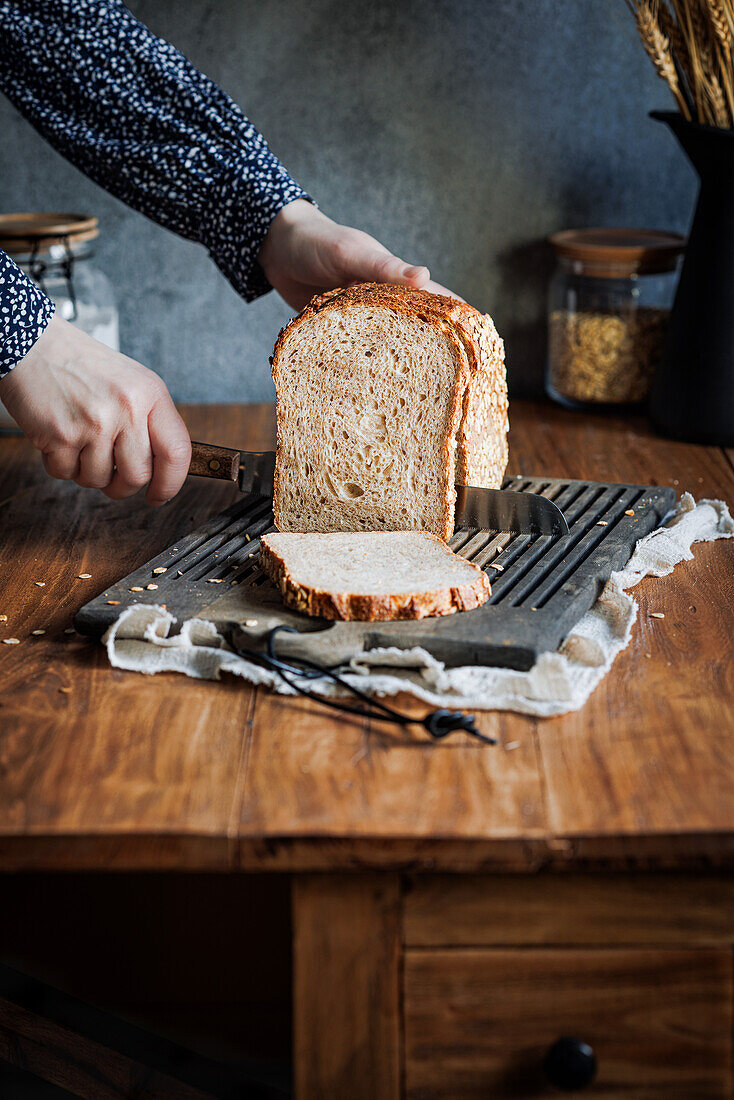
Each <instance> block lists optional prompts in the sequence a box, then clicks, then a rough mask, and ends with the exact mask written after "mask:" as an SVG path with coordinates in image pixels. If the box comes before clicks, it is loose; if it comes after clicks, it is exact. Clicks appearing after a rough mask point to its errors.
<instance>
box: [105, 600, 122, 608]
mask: <svg viewBox="0 0 734 1100" xmlns="http://www.w3.org/2000/svg"><path fill="white" fill-rule="evenodd" d="M107 603H111V604H112V605H113V606H114V607H117V606H118V604H119V603H120V601H119V600H108V601H107Z"/></svg>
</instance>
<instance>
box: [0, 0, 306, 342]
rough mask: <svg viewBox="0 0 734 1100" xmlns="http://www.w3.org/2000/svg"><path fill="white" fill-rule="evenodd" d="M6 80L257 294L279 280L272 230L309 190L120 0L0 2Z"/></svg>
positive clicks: (82, 156)
mask: <svg viewBox="0 0 734 1100" xmlns="http://www.w3.org/2000/svg"><path fill="white" fill-rule="evenodd" d="M0 89H1V90H2V91H4V92H5V94H6V95H7V96H8V97H9V99H10V100H11V101H12V102H13V103H14V104H15V106H16V107H17V108H18V109H19V110H20V111H21V112H22V114H23V115H25V117H26V118H27V119H28V120H29V121H30V122H31V123H32V124H33V125H34V126H35V127H36V129H37V130H39V131H40V133H41V134H43V136H44V137H45V138H47V140H48V141H49V142H50V143H51V144H52V145H53V146H54V147H55V148H56V149H58V150H59V152H61V153H63V155H64V156H65V157H67V158H68V159H69V160H70V161H72V163H73V164H75V165H76V166H77V167H78V168H80V169H81V170H82V171H83V172H85V173H86V174H87V175H88V176H90V177H91V178H92V179H93V180H95V182H97V183H99V184H101V186H102V187H104V188H105V189H106V190H107V191H110V192H111V193H112V194H113V195H116V196H117V197H118V198H119V199H122V201H123V202H125V203H127V204H128V205H129V206H132V207H134V209H136V210H139V211H140V212H141V213H143V214H146V215H147V216H148V217H149V218H152V219H153V220H154V221H156V222H158V223H159V224H160V225H163V226H165V227H166V228H167V229H171V230H173V231H174V232H175V233H178V234H179V235H180V236H182V237H187V238H188V239H190V240H194V241H199V242H200V243H201V244H203V245H204V246H205V247H206V248H207V249H208V250H209V253H210V255H211V256H212V258H213V260H214V262H215V263H216V264H217V266H218V267H219V268H220V269H221V271H223V272H224V274H225V275H226V277H227V278H228V279H229V281H230V282H231V284H232V285H233V286H234V288H235V290H237V292H238V293H239V294H241V295H242V297H243V298H245V299H246V300H247V301H250V300H252V299H253V298H256V297H258V295H260V294H263V293H265V292H266V291H267V290H269V289H270V287H269V285H268V283H267V281H266V279H265V276H264V274H263V272H262V270H261V268H260V266H259V264H258V262H257V256H258V253H259V251H260V247H261V245H262V242H263V240H264V238H265V234H266V233H267V230H268V228H269V226H270V223H271V222H272V220H273V218H274V217H275V215H276V214H277V213H278V211H279V210H280V209H281V208H282V207H283V206H286V205H287V204H288V203H290V202H292V201H293V200H294V199H297V198H306V199H308V198H309V196H308V195H307V194H306V192H305V191H303V190H302V189H301V188H300V187H299V186H298V184H297V183H295V182H294V181H293V180H292V179H291V177H290V176H289V175H288V172H287V171H286V170H285V168H284V167H283V165H282V164H281V163H280V161H279V160H278V159H277V158H276V157H275V156H274V155H273V153H271V151H270V149H269V148H268V145H267V143H266V142H265V139H264V138H263V137H262V135H261V134H260V133H258V131H257V130H256V129H255V127H254V126H253V124H252V123H251V122H250V121H249V119H247V118H246V117H245V115H244V114H243V113H242V111H241V110H240V108H239V107H238V106H237V105H236V104H235V103H234V102H233V101H232V100H231V99H230V98H229V97H228V96H227V95H225V93H224V92H223V91H222V90H221V89H220V88H219V87H217V85H216V84H214V83H213V81H211V80H209V79H208V78H207V77H206V76H204V75H203V74H202V73H200V72H199V71H198V70H197V69H195V68H194V66H193V65H192V64H191V63H190V62H189V61H187V59H186V58H185V57H184V56H183V54H181V53H179V51H178V50H177V49H175V48H174V47H173V46H172V45H170V43H168V42H165V41H164V40H163V39H161V38H157V37H156V36H155V35H154V34H152V33H151V32H150V31H149V30H148V29H147V28H146V27H145V26H143V24H142V23H140V22H138V20H137V19H135V17H134V16H133V15H132V13H131V12H130V11H129V10H128V9H127V8H126V7H125V6H124V4H122V3H121V2H120V0H0ZM5 300H6V298H5V295H4V294H3V301H5ZM0 358H2V350H1V349H0Z"/></svg>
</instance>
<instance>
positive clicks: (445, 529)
mask: <svg viewBox="0 0 734 1100" xmlns="http://www.w3.org/2000/svg"><path fill="white" fill-rule="evenodd" d="M272 370H273V380H274V382H275V388H276V394H277V402H278V448H277V461H276V468H275V493H274V511H275V522H276V524H277V526H278V528H279V529H280V530H281V531H358V530H366V531H370V530H387V531H398V530H403V531H410V530H423V531H432V532H433V533H434V534H437V535H439V536H440V537H441V538H444V539H446V538H448V537H449V536H450V535H451V533H452V531H453V527H454V501H455V492H454V484H455V483H458V484H471V485H484V486H488V487H490V488H492V487H496V486H499V485H500V484H501V481H502V476H503V474H504V471H505V466H506V464H507V386H506V381H505V367H504V350H503V345H502V341H501V340H500V338H499V336H498V335H497V331H496V329H495V327H494V325H493V323H492V320H491V318H490V317H488V316H484V315H483V314H481V313H479V312H478V311H477V310H475V309H473V308H472V307H471V306H469V305H467V304H466V303H465V302H460V301H458V300H457V299H454V298H447V297H442V296H439V295H436V294H428V293H426V292H424V291H419V290H410V289H408V288H406V287H396V286H388V285H385V284H381V283H364V284H362V285H360V286H355V287H350V288H348V289H346V290H335V291H331V292H329V293H328V294H324V295H322V296H321V297H317V298H314V299H313V301H312V302H311V303H310V304H309V305H308V306H307V307H306V309H305V310H304V311H303V312H302V313H301V314H299V316H298V317H295V318H294V319H293V320H292V321H291V322H290V324H289V325H287V327H286V328H285V329H284V330H283V331H282V332H281V334H280V336H279V337H278V340H277V343H276V345H275V349H274V351H273V357H272Z"/></svg>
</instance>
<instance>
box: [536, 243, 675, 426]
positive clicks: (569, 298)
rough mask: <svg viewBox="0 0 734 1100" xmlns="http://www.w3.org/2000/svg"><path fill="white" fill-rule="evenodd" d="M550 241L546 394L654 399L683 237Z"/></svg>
mask: <svg viewBox="0 0 734 1100" xmlns="http://www.w3.org/2000/svg"><path fill="white" fill-rule="evenodd" d="M550 243H551V245H552V247H553V250H554V252H555V254H556V257H557V260H558V266H557V269H556V273H555V275H554V277H553V280H552V282H551V287H550V297H549V309H548V323H549V347H548V366H547V375H546V389H547V392H548V393H549V395H550V396H551V397H553V398H554V399H555V400H557V401H559V402H560V403H561V404H565V405H567V406H570V407H587V406H591V407H594V406H600V405H604V406H607V407H610V406H612V407H619V406H629V405H635V404H640V403H641V402H642V401H644V400H645V398H646V397H647V395H648V392H649V388H650V384H651V381H652V376H653V373H654V371H655V368H656V366H657V363H658V361H659V359H660V355H661V353H662V346H663V341H664V338H665V332H666V329H667V323H668V319H669V316H670V307H671V305H672V302H673V297H674V294H675V285H676V280H677V269H678V262H679V258H680V255H681V253H682V252H683V249H684V247H685V243H686V242H685V238H684V237H682V236H680V235H679V234H677V233H668V232H662V231H660V230H655V229H631V228H616V227H613V228H597V229H571V230H565V231H563V232H560V233H555V234H553V236H552V237H551V238H550Z"/></svg>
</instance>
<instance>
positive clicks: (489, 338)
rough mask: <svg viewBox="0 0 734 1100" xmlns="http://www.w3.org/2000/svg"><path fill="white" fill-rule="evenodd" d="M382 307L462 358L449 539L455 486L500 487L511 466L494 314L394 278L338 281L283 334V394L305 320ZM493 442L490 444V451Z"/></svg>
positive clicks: (449, 450)
mask: <svg viewBox="0 0 734 1100" xmlns="http://www.w3.org/2000/svg"><path fill="white" fill-rule="evenodd" d="M360 306H383V307H386V308H388V309H391V310H394V311H395V312H397V313H403V314H406V315H408V316H410V317H414V318H418V319H419V320H422V321H425V322H426V323H428V324H433V325H436V326H437V327H439V328H440V329H441V330H442V332H443V333H444V334H445V336H446V337H447V338H448V340H449V341H450V343H451V344H452V345H453V346H454V350H455V352H456V355H457V360H458V361H459V363H460V364H461V368H460V370H459V371H458V372H457V376H456V385H455V388H454V394H453V404H452V411H451V430H450V433H449V434H447V437H446V439H445V440H444V444H443V446H444V459H445V463H446V471H447V478H446V485H445V510H444V525H443V530H442V531H440V532H439V534H440V535H441V537H442V538H443V539H444V540H448V539H449V538H450V537H451V535H452V534H453V531H454V505H455V501H456V491H455V489H454V486H455V485H479V486H486V487H488V488H495V487H499V486H500V485H501V483H502V477H503V475H504V471H505V467H506V465H507V437H506V436H507V426H508V425H507V385H506V381H505V368H504V345H503V344H502V341H501V340H500V338H499V336H498V334H497V330H496V329H495V327H494V324H493V322H492V319H491V318H490V317H489V316H487V315H485V314H482V313H480V312H479V311H478V310H476V309H474V307H473V306H470V305H469V304H468V303H467V302H463V301H461V300H460V299H457V298H449V297H447V296H445V295H440V294H432V293H429V292H428V291H423V290H414V289H412V288H410V287H402V286H394V285H392V284H390V283H360V284H358V285H357V286H353V287H340V288H337V289H336V290H330V291H327V292H326V293H325V294H321V295H317V296H316V297H314V298H312V299H311V301H310V302H309V304H308V305H307V306H306V307H305V308H304V309H303V310H302V311H301V313H299V314H298V315H297V316H296V317H294V318H293V319H292V320H291V321H290V322H289V323H288V324H287V325H286V326H285V327H284V328H283V329H281V331H280V333H279V334H278V338H277V340H276V342H275V347H274V348H273V354H272V356H271V358H270V366H271V371H272V377H273V382H274V384H275V387H276V394H277V392H278V382H279V376H278V367H279V363H280V357H281V354H282V352H283V349H284V347H285V344H286V342H287V341H288V340H289V338H290V337H291V336H292V335H293V333H294V332H295V331H296V330H297V329H298V328H299V327H300V326H301V325H303V324H304V323H305V322H307V321H308V320H310V319H311V318H313V317H315V316H316V315H318V314H319V313H323V312H325V311H328V310H331V309H349V308H359V307H360ZM487 440H489V441H490V442H491V446H490V448H489V452H488V451H487ZM280 444H281V438H280V427H279V428H278V447H277V451H276V463H275V477H274V491H273V500H274V514H275V523H276V526H277V527H278V528H279V529H280V530H285V529H286V527H285V526H282V522H283V517H282V515H281V512H280V501H281V492H280V483H281V460H280V455H281V453H282V452H281V446H280Z"/></svg>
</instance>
